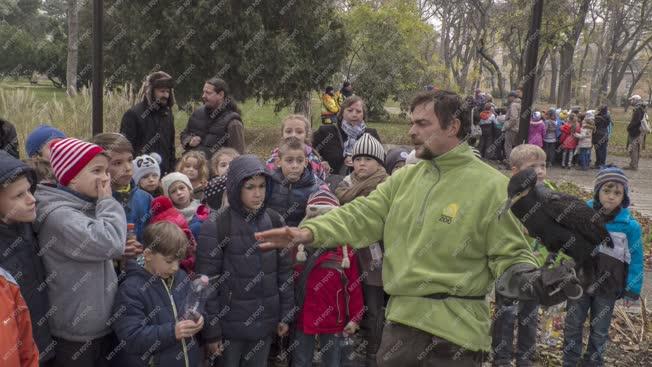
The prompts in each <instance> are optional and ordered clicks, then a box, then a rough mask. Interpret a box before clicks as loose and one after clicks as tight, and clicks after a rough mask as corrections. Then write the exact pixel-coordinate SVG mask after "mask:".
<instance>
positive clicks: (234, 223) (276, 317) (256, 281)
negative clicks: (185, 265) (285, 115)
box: [195, 155, 296, 342]
mask: <svg viewBox="0 0 652 367" xmlns="http://www.w3.org/2000/svg"><path fill="white" fill-rule="evenodd" d="M258 175H261V176H264V177H265V179H266V181H267V186H266V189H267V192H266V195H265V200H264V202H263V204H262V207H261V208H260V209H259V210H257V211H256V212H251V211H248V210H247V209H246V208H245V207H244V205H243V203H242V200H241V199H240V192H241V190H242V186H243V184H244V181H245V180H246V179H247V178H250V177H253V176H258ZM226 186H227V197H228V200H229V204H230V207H228V208H225V209H222V210H220V211H219V212H217V213H215V212H214V213H215V215H211V217H210V219H209V220H207V221H205V222H204V223H203V224H202V227H201V232H200V235H199V241H198V246H197V263H196V266H195V270H196V271H197V273H200V274H206V275H208V276H209V277H214V280H213V281H212V282H211V285H212V288H213V289H215V291H213V292H210V294H209V295H208V298H207V300H206V320H205V322H206V323H205V326H204V329H203V331H202V336H203V337H204V339H206V340H207V341H208V342H212V341H216V340H219V339H223V338H224V339H235V340H249V341H255V340H260V339H263V338H266V337H268V336H271V335H273V334H274V333H275V331H276V327H277V325H278V323H280V322H284V323H289V322H291V321H292V319H293V315H294V313H295V312H296V309H295V307H294V289H293V288H294V287H293V284H292V262H291V259H290V256H287V254H285V253H284V252H283V251H281V250H271V251H261V250H260V249H259V248H258V243H257V241H256V239H255V237H254V233H256V232H259V231H265V230H268V229H271V228H273V223H274V221H275V220H273V219H272V216H276V217H277V218H278V217H280V216H279V214H278V213H276V212H273V211H272V210H270V209H267V207H268V202H269V199H270V194H271V189H272V186H271V177H270V175H269V173H268V172H267V171H266V169H265V166H264V165H263V163H262V162H261V161H260V160H259V159H258V158H257V157H256V156H253V155H243V156H240V157H238V158H236V159H234V160H233V161H232V162H231V164H230V166H229V173H228V176H227V183H226ZM223 213H224V214H223ZM223 215H228V216H229V219H228V220H227V222H229V228H230V230H229V231H228V232H229V233H226V234H220V233H218V228H219V225H218V220H220V221H221V220H224V219H223V218H221V217H220V216H223ZM278 221H279V222H280V223H281V224H283V221H282V220H281V219H280V218H279V220H278ZM221 238H222V239H223V240H220V239H221Z"/></svg>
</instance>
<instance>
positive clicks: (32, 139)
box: [25, 125, 66, 157]
mask: <svg viewBox="0 0 652 367" xmlns="http://www.w3.org/2000/svg"><path fill="white" fill-rule="evenodd" d="M65 138H66V134H64V133H63V132H62V131H61V130H59V129H57V128H55V127H53V126H50V125H39V126H38V127H37V128H36V129H34V130H32V132H31V133H29V135H27V139H26V140H25V150H26V151H27V156H28V157H33V156H35V155H37V154H38V153H39V151H40V150H41V149H42V148H43V146H45V144H46V143H47V142H49V141H50V140H52V139H65Z"/></svg>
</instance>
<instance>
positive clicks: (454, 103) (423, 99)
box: [410, 90, 473, 140]
mask: <svg viewBox="0 0 652 367" xmlns="http://www.w3.org/2000/svg"><path fill="white" fill-rule="evenodd" d="M430 102H432V103H433V104H434V112H435V115H436V116H437V118H438V119H439V125H440V126H441V128H442V129H446V128H448V127H449V126H450V125H451V124H452V123H453V120H455V119H459V120H460V130H459V131H458V132H457V137H458V138H459V139H460V140H463V139H465V138H466V137H467V136H468V135H469V134H470V133H471V109H472V107H473V106H471V105H470V104H469V102H466V101H462V98H461V97H460V96H459V95H458V94H457V93H454V92H449V91H445V90H436V91H423V92H419V93H418V94H417V95H416V96H415V97H414V98H413V99H412V103H411V104H410V112H414V109H415V108H416V107H417V106H419V105H422V104H426V103H430Z"/></svg>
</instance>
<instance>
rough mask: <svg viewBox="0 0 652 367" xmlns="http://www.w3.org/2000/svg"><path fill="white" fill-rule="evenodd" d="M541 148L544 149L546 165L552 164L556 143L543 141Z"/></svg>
mask: <svg viewBox="0 0 652 367" xmlns="http://www.w3.org/2000/svg"><path fill="white" fill-rule="evenodd" d="M543 149H544V150H545V151H546V163H547V164H548V166H552V164H553V163H555V153H556V151H557V143H555V142H551V143H548V142H544V143H543Z"/></svg>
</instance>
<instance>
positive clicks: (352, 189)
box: [335, 167, 387, 205]
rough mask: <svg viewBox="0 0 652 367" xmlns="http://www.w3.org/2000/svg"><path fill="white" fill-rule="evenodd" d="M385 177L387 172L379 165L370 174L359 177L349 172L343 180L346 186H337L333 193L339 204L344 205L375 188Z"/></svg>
mask: <svg viewBox="0 0 652 367" xmlns="http://www.w3.org/2000/svg"><path fill="white" fill-rule="evenodd" d="M386 178H387V172H386V171H385V168H383V167H379V168H378V170H377V171H376V172H374V173H373V174H372V175H371V176H369V177H367V178H365V179H362V180H361V179H360V178H358V175H356V174H355V172H354V173H351V174H350V175H349V176H347V177H346V178H345V179H344V182H346V183H347V184H348V187H338V188H337V189H336V190H335V195H337V197H338V199H340V204H342V205H344V204H345V203H348V202H350V201H353V199H355V198H357V197H358V196H367V195H369V194H370V193H371V192H372V191H374V190H375V189H376V186H378V184H380V183H381V182H383V181H385V179H386Z"/></svg>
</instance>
